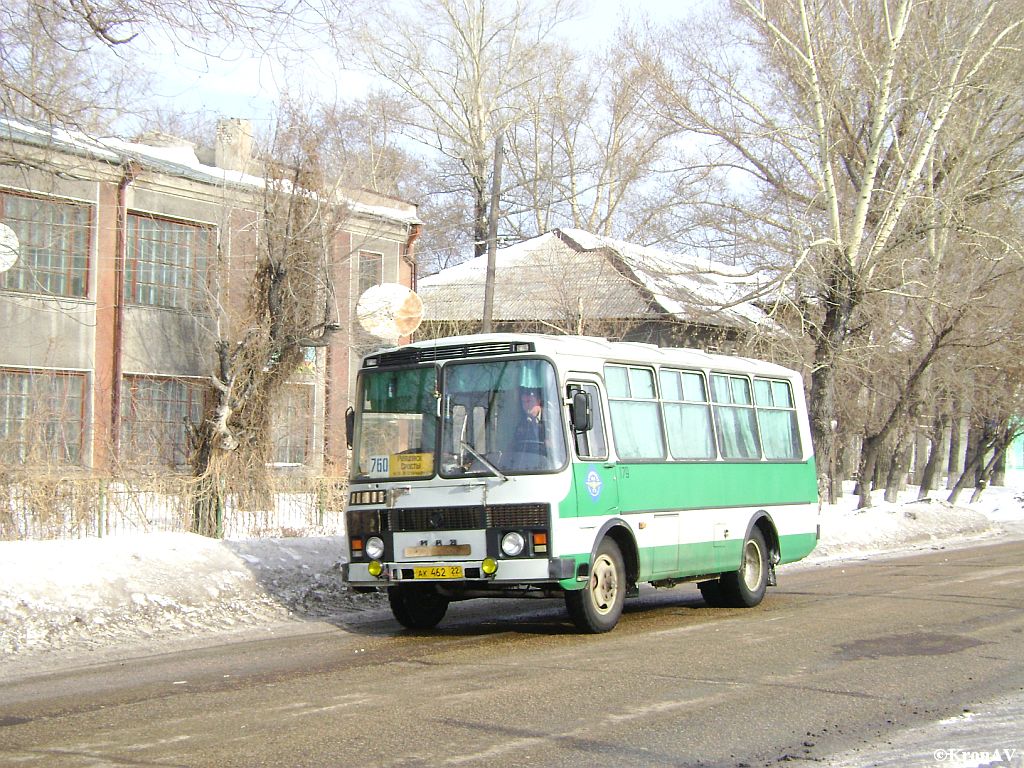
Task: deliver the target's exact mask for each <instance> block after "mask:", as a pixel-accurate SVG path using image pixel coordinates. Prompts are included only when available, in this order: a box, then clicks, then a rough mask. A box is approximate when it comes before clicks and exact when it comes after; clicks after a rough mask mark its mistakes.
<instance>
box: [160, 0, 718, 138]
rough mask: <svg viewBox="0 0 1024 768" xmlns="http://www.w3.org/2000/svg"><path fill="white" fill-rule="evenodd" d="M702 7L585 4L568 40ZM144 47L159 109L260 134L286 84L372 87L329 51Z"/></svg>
mask: <svg viewBox="0 0 1024 768" xmlns="http://www.w3.org/2000/svg"><path fill="white" fill-rule="evenodd" d="M703 2H705V0H684V2H666V0H590V1H589V2H587V1H586V0H583V2H581V8H582V12H581V16H580V18H579V20H578V22H577V23H576V24H574V25H573V26H572V27H571V30H569V31H567V36H568V38H569V40H570V41H577V42H580V43H581V44H587V45H589V44H593V42H594V41H599V42H600V41H610V40H611V38H612V34H613V32H614V30H615V29H616V27H617V26H618V24H619V22H620V20H621V19H622V18H623V17H624V16H627V15H628V16H629V17H631V18H636V17H638V16H639V15H646V16H649V17H650V18H651V19H652V20H654V21H656V22H658V23H665V22H670V21H672V20H673V19H676V18H679V17H681V16H683V15H684V14H686V13H688V12H689V11H691V10H693V9H694V8H697V7H699V6H700V5H701V3H703ZM144 46H145V48H144V50H145V52H146V56H147V60H148V61H150V62H151V61H153V60H155V61H156V62H157V73H158V74H157V79H156V82H155V83H154V89H153V96H154V97H155V100H156V101H157V102H158V103H160V104H163V105H166V106H167V107H171V106H173V107H174V108H175V109H176V110H179V111H184V112H203V113H208V114H212V115H213V116H215V117H240V118H245V119H249V120H252V121H253V122H254V123H256V124H257V127H258V123H259V122H260V121H266V122H268V123H269V121H270V118H271V116H272V115H273V113H274V100H275V98H276V97H277V96H278V95H279V94H280V93H281V92H282V90H283V89H284V87H285V85H286V84H287V86H288V87H289V88H292V89H294V88H295V87H297V86H298V87H300V88H302V89H308V90H309V91H310V92H313V93H318V94H320V95H322V96H323V97H324V99H325V100H333V99H335V98H337V99H338V100H340V101H344V100H347V99H351V98H358V97H360V96H362V95H364V94H365V93H366V91H367V89H368V87H369V85H370V83H371V81H370V78H369V77H368V76H367V75H366V74H364V73H361V72H354V71H345V70H340V69H338V68H337V65H336V64H335V63H334V60H333V57H332V56H331V54H330V52H328V51H326V50H324V51H320V52H319V53H317V52H314V53H312V54H308V55H304V56H302V57H301V59H296V60H293V61H291V62H288V63H286V64H281V63H279V62H275V61H274V60H272V59H271V58H270V57H267V56H263V55H260V53H259V52H258V51H254V50H252V49H248V50H247V49H245V48H244V47H242V46H239V45H237V44H234V45H233V44H226V45H225V46H224V48H223V49H222V52H221V53H220V55H219V56H217V57H212V56H204V55H202V54H200V53H198V52H196V51H193V50H189V49H188V48H185V47H183V46H181V45H180V44H175V43H173V42H172V41H171V40H170V39H169V38H163V37H154V36H152V34H150V36H149V39H148V40H147V41H146V43H145V44H144Z"/></svg>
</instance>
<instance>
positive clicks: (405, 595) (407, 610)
mask: <svg viewBox="0 0 1024 768" xmlns="http://www.w3.org/2000/svg"><path fill="white" fill-rule="evenodd" d="M388 602H389V603H391V613H392V614H393V615H394V617H395V620H396V621H397V622H398V623H399V624H401V625H402V626H403V627H405V628H407V629H433V628H434V627H436V626H437V625H438V624H439V623H440V621H441V619H443V618H444V615H445V613H446V612H447V611H448V598H446V597H442V596H441V595H440V594H438V592H437V590H436V589H434V587H432V586H430V585H429V584H401V585H398V586H394V587H391V588H390V589H388Z"/></svg>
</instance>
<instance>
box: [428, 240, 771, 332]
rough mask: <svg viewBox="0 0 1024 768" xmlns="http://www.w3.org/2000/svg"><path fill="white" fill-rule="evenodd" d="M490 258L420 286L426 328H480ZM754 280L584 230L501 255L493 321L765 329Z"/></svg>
mask: <svg viewBox="0 0 1024 768" xmlns="http://www.w3.org/2000/svg"><path fill="white" fill-rule="evenodd" d="M486 271H487V258H486V256H481V257H478V258H475V259H471V260H469V261H467V262H464V263H462V264H459V265H457V266H455V267H450V268H449V269H446V270H443V271H441V272H439V273H438V274H436V275H432V276H429V277H424V278H422V279H421V280H420V281H419V285H418V286H417V291H418V292H419V294H420V296H421V297H422V298H423V304H424V319H425V320H427V321H431V320H434V321H467V320H479V319H480V316H481V312H482V309H483V296H484V279H485V276H486ZM756 286H757V283H756V279H755V278H753V277H751V276H750V275H748V274H747V273H745V272H743V271H742V270H740V269H737V268H735V267H730V266H728V265H724V264H717V263H715V262H712V261H710V260H708V259H706V258H702V257H699V256H694V255H684V254H674V253H669V252H667V251H662V250H660V249H656V248H649V247H644V246H637V245H634V244H631V243H626V242H624V241H620V240H614V239H612V238H606V237H600V236H597V235H593V234H591V233H589V232H585V231H583V230H575V229H573V230H555V231H553V232H548V233H546V234H544V235H541V236H539V237H535V238H532V239H530V240H526V241H523V242H521V243H518V244H516V245H513V246H510V247H508V248H502V249H499V250H498V252H497V258H496V266H495V288H494V312H493V319H494V320H496V321H544V320H546V321H556V322H557V321H566V320H571V319H572V318H574V317H580V316H582V317H585V318H588V319H593V320H603V319H639V318H650V317H652V316H656V315H661V316H666V315H668V316H672V317H675V318H676V319H678V320H685V321H690V322H699V323H702V324H711V325H728V326H746V325H750V324H756V323H760V322H764V321H765V320H766V318H765V314H764V312H762V311H761V310H760V309H759V308H758V307H756V306H755V305H753V304H752V303H750V302H747V301H742V299H743V297H744V296H746V295H748V294H749V293H750V292H752V291H753V290H754V289H755V288H756Z"/></svg>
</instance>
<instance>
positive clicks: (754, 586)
mask: <svg viewBox="0 0 1024 768" xmlns="http://www.w3.org/2000/svg"><path fill="white" fill-rule="evenodd" d="M718 588H719V592H720V595H721V599H722V602H723V603H724V604H725V605H727V606H729V607H732V608H753V607H754V606H755V605H757V604H758V603H760V602H761V601H762V600H763V599H764V592H765V589H767V588H768V544H767V543H766V542H765V539H764V534H763V533H762V532H761V529H760V528H758V527H757V526H754V528H753V530H751V531H750V536H749V537H748V538H747V540H746V541H745V542H743V558H742V560H740V568H739V570H738V571H732V572H731V573H723V574H722V576H721V578H720V579H719V583H718Z"/></svg>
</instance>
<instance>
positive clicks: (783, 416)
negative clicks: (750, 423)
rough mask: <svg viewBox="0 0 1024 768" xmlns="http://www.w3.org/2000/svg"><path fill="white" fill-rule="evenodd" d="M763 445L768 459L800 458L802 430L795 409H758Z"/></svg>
mask: <svg viewBox="0 0 1024 768" xmlns="http://www.w3.org/2000/svg"><path fill="white" fill-rule="evenodd" d="M757 421H758V424H759V426H760V427H761V445H762V446H763V447H764V455H765V458H767V459H798V458H800V431H799V429H798V428H797V423H796V413H795V412H794V411H782V410H773V411H766V410H762V409H758V411H757Z"/></svg>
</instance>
